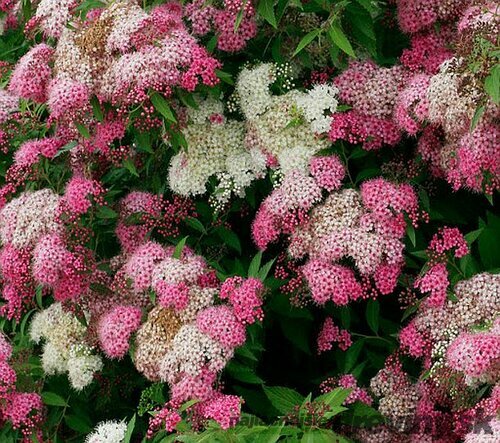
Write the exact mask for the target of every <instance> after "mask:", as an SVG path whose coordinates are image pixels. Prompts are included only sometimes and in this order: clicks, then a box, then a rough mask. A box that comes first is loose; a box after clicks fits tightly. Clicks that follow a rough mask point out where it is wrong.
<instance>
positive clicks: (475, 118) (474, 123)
mask: <svg viewBox="0 0 500 443" xmlns="http://www.w3.org/2000/svg"><path fill="white" fill-rule="evenodd" d="M484 111H486V107H485V106H484V105H483V106H479V107H478V108H476V111H475V112H474V116H473V117H472V120H471V122H470V131H471V132H472V131H474V129H476V126H477V124H478V123H479V121H480V120H481V117H482V116H483V114H484Z"/></svg>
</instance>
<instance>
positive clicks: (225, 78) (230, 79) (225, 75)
mask: <svg viewBox="0 0 500 443" xmlns="http://www.w3.org/2000/svg"><path fill="white" fill-rule="evenodd" d="M215 74H216V75H217V78H220V79H221V80H222V81H223V82H224V83H227V84H228V85H234V80H233V76H232V75H231V74H229V73H228V72H224V71H221V70H220V69H216V70H215Z"/></svg>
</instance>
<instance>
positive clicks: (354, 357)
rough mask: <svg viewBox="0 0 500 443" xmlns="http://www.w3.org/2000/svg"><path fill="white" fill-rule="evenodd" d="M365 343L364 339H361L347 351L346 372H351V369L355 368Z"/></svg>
mask: <svg viewBox="0 0 500 443" xmlns="http://www.w3.org/2000/svg"><path fill="white" fill-rule="evenodd" d="M364 344H365V342H364V340H363V339H360V340H358V341H357V342H355V343H354V344H353V345H352V346H351V347H350V348H349V349H348V350H347V351H346V353H345V366H344V372H346V373H347V372H350V371H351V369H352V368H354V365H355V364H356V362H357V361H358V357H359V354H361V351H362V350H363V346H364Z"/></svg>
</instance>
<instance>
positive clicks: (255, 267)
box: [248, 251, 262, 277]
mask: <svg viewBox="0 0 500 443" xmlns="http://www.w3.org/2000/svg"><path fill="white" fill-rule="evenodd" d="M261 260H262V251H259V252H257V254H255V256H254V258H252V261H251V262H250V266H249V267H248V276H249V277H257V274H258V272H259V269H260V263H261Z"/></svg>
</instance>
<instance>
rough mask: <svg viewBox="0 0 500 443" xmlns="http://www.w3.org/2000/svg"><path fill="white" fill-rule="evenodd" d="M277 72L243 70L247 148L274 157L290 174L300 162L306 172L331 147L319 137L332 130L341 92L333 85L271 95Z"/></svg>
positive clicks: (267, 67) (269, 66) (263, 68)
mask: <svg viewBox="0 0 500 443" xmlns="http://www.w3.org/2000/svg"><path fill="white" fill-rule="evenodd" d="M276 69H277V68H276V66H275V65H274V64H262V65H258V66H257V67H255V68H252V69H248V68H245V69H243V70H242V71H241V73H240V75H239V77H238V82H237V84H236V90H237V93H238V96H239V104H240V108H241V111H242V113H243V115H244V116H245V119H246V131H247V134H246V138H245V142H246V145H247V148H249V149H258V150H260V151H261V152H264V153H266V154H271V155H272V156H274V157H275V158H276V159H277V160H278V162H279V165H280V167H281V168H282V169H283V173H287V172H288V170H291V169H295V168H296V165H295V162H297V161H298V163H299V165H300V169H305V167H306V166H307V164H308V163H309V160H310V159H311V157H312V156H313V155H314V154H315V153H316V152H318V151H320V150H321V149H324V148H326V147H327V146H328V141H327V140H326V139H325V138H320V137H318V135H319V134H321V133H324V132H326V131H327V130H328V129H329V128H330V123H331V114H332V113H333V112H335V111H336V109H337V103H338V102H337V99H336V94H337V92H338V90H337V88H335V87H334V86H332V85H316V86H315V87H314V88H313V89H311V90H310V91H307V92H301V91H299V90H296V89H294V90H291V91H289V92H287V93H286V94H283V95H272V94H271V91H270V86H271V84H272V83H273V82H274V81H275V73H276ZM297 154H298V155H299V158H298V157H297ZM288 163H291V164H290V165H288ZM289 168H290V169H289Z"/></svg>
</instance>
